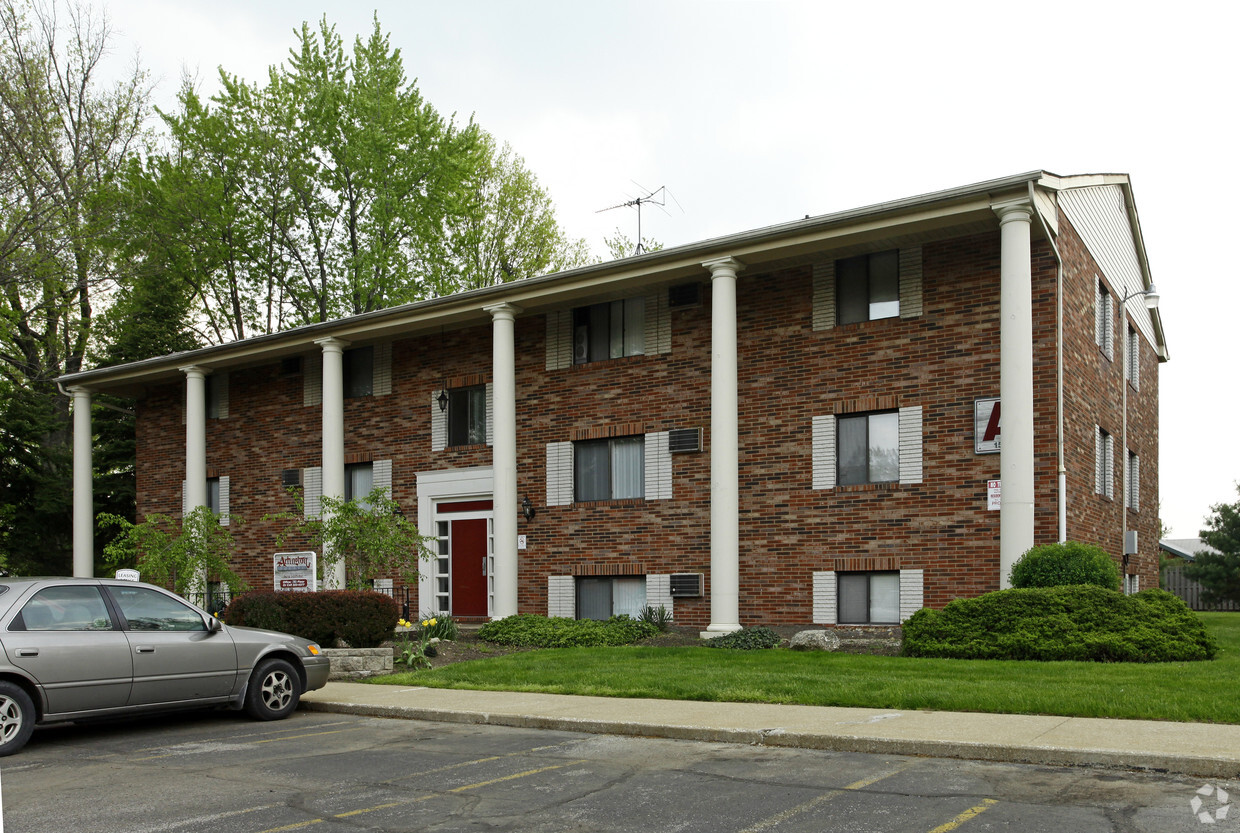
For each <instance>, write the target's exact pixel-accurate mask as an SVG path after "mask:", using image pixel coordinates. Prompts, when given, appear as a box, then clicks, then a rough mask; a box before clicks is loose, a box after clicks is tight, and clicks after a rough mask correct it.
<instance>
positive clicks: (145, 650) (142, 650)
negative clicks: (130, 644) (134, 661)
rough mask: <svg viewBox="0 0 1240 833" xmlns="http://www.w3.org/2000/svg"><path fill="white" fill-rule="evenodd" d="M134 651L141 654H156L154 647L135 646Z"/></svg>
mask: <svg viewBox="0 0 1240 833" xmlns="http://www.w3.org/2000/svg"><path fill="white" fill-rule="evenodd" d="M134 650H135V651H136V652H138V653H139V654H153V653H155V646H154V645H136V646H134Z"/></svg>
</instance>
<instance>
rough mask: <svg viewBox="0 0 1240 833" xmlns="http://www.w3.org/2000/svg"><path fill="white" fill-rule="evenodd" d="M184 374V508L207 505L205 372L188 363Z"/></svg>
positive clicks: (183, 370)
mask: <svg viewBox="0 0 1240 833" xmlns="http://www.w3.org/2000/svg"><path fill="white" fill-rule="evenodd" d="M179 370H180V371H181V372H182V373H184V374H185V511H186V512H192V511H194V509H196V508H197V507H199V506H206V505H207V374H208V373H210V372H211V371H210V370H209V369H207V368H205V367H198V366H197V365H191V366H189V367H182V368H179Z"/></svg>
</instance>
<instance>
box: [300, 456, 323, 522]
mask: <svg viewBox="0 0 1240 833" xmlns="http://www.w3.org/2000/svg"><path fill="white" fill-rule="evenodd" d="M301 482H302V493H301V495H302V507H301V508H302V513H303V514H304V515H305V516H306V517H307V518H317V517H318V516H319V513H320V512H321V511H322V509H323V502H322V498H323V468H322V467H321V466H314V467H312V468H307V469H302V474H301Z"/></svg>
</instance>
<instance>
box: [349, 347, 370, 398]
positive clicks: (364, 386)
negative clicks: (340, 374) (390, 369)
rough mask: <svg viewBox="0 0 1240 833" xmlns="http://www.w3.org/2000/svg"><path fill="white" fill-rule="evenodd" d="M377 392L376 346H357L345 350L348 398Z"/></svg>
mask: <svg viewBox="0 0 1240 833" xmlns="http://www.w3.org/2000/svg"><path fill="white" fill-rule="evenodd" d="M374 392H375V348H374V347H356V348H354V349H352V350H345V351H344V395H345V398H346V399H355V398H357V397H359V396H371V395H373V394H374Z"/></svg>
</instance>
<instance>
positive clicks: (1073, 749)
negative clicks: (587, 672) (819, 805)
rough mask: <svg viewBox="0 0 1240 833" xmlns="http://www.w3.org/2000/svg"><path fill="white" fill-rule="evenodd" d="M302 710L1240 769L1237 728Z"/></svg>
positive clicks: (559, 704)
mask: <svg viewBox="0 0 1240 833" xmlns="http://www.w3.org/2000/svg"><path fill="white" fill-rule="evenodd" d="M301 702H302V704H303V706H302V707H303V708H306V709H310V710H313V711H329V712H342V713H348V714H359V715H369V716H375V717H400V718H407V719H414V720H435V721H441V722H450V723H486V724H492V725H497V726H517V727H524V728H532V729H558V730H563V731H573V732H592V733H596V734H616V735H639V736H646V737H661V738H675V739H681V740H701V741H715V742H722V743H747V744H755V745H766V746H791V747H799V748H803V749H829V750H834V751H848V752H880V753H887V754H896V755H923V756H928V757H940V758H968V759H972V760H980V761H1003V762H1010V763H1028V764H1045V765H1050V766H1104V767H1113V768H1119V769H1149V770H1156V771H1166V772H1173V773H1180V774H1185V775H1194V776H1199V777H1202V778H1227V779H1234V778H1240V726H1233V725H1214V724H1205V723H1163V722H1158V721H1150V720H1105V719H1100V718H1084V717H1049V716H1037V715H1012V714H976V713H972V712H935V711H896V710H890V711H884V710H878V709H851V708H831V707H824V706H774V705H767V704H762V703H702V702H697V701H686V700H637V699H621V698H612V697H578V696H570V695H563V694H525V693H521V692H510V691H461V690H453V689H436V688H403V687H400V686H388V685H368V684H365V683H345V682H334V683H328V684H327V686H326V687H325V688H323V689H320V690H318V691H312V692H308V693H307V694H305V695H303V696H302V700H301Z"/></svg>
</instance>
